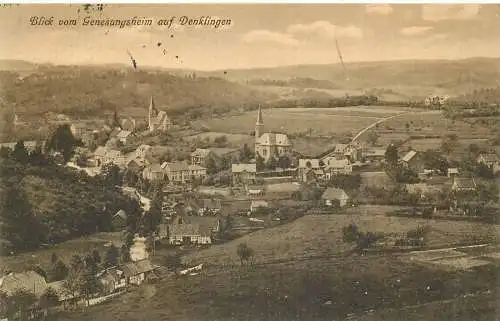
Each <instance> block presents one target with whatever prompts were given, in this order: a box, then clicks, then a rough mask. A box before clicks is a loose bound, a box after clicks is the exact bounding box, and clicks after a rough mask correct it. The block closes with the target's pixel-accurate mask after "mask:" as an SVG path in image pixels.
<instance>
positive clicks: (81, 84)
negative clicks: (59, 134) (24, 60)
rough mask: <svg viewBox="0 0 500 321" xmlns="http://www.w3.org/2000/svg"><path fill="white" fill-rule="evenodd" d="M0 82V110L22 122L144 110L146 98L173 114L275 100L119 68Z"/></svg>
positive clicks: (204, 81)
mask: <svg viewBox="0 0 500 321" xmlns="http://www.w3.org/2000/svg"><path fill="white" fill-rule="evenodd" d="M14 65H16V64H10V66H14ZM21 65H22V64H21V63H19V64H17V65H16V66H21ZM26 66H28V65H26ZM14 69H15V68H14ZM0 82H1V83H2V85H3V86H2V92H1V95H0V98H1V101H2V105H3V106H2V107H3V108H6V107H14V108H15V110H16V113H18V114H19V115H23V116H25V117H26V116H27V117H33V116H37V115H42V114H45V113H47V112H49V111H51V112H57V113H65V114H69V115H78V116H93V115H102V114H103V113H109V111H111V110H115V109H116V110H118V111H119V112H123V111H126V110H127V109H130V108H140V109H143V110H145V109H146V108H147V105H148V103H149V97H150V96H151V95H153V96H154V97H155V100H156V103H157V107H158V108H160V109H165V110H170V111H171V112H173V113H175V112H179V111H182V110H183V109H185V108H189V107H199V106H223V107H224V106H226V107H227V106H233V107H234V106H240V105H241V104H245V103H248V104H256V103H258V102H260V101H264V100H268V99H272V98H273V96H275V95H273V94H272V93H264V92H261V91H258V90H256V89H253V88H250V87H248V86H246V85H242V84H237V83H232V82H229V81H226V80H224V79H222V78H216V77H195V78H194V77H187V76H184V77H180V76H175V75H171V74H170V73H168V72H167V71H162V70H159V71H138V72H134V71H133V70H131V69H130V68H127V67H125V66H123V67H120V66H119V65H112V66H106V65H104V66H53V65H43V66H37V67H36V68H35V69H33V71H32V72H31V73H30V74H29V75H27V76H24V77H20V75H19V73H18V72H17V69H15V70H12V71H5V70H4V71H0Z"/></svg>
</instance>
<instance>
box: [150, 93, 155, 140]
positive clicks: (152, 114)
mask: <svg viewBox="0 0 500 321" xmlns="http://www.w3.org/2000/svg"><path fill="white" fill-rule="evenodd" d="M155 117H156V107H155V101H154V100H153V96H151V100H150V101H149V110H148V127H149V131H150V132H152V131H154V130H155V126H154V121H155Z"/></svg>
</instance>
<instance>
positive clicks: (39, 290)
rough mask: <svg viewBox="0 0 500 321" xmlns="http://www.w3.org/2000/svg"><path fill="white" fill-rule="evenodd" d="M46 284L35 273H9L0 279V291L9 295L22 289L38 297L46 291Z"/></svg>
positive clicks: (41, 277)
mask: <svg viewBox="0 0 500 321" xmlns="http://www.w3.org/2000/svg"><path fill="white" fill-rule="evenodd" d="M47 287H48V286H47V282H46V281H45V279H44V278H43V276H41V275H40V274H38V273H36V272H35V271H26V272H22V273H11V274H9V275H6V276H4V277H2V278H0V291H3V292H5V293H6V294H7V295H11V294H12V293H14V292H16V291H17V290H20V289H24V290H26V291H29V292H32V293H34V294H35V295H36V296H37V297H40V296H41V295H42V294H43V293H44V292H45V291H46V290H47Z"/></svg>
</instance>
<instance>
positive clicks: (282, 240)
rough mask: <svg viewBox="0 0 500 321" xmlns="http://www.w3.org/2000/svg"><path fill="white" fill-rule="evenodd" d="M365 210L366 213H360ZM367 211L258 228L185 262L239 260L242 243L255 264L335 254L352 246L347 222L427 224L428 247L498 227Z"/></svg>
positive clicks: (403, 227) (396, 226)
mask: <svg viewBox="0 0 500 321" xmlns="http://www.w3.org/2000/svg"><path fill="white" fill-rule="evenodd" d="M352 211H354V210H352ZM365 211H366V213H365V214H359V213H364V212H365ZM382 211H384V210H382ZM366 214H368V215H366ZM370 214H371V213H370V211H369V209H366V208H360V209H359V211H358V214H354V213H353V214H349V215H331V216H329V215H320V216H315V215H308V216H305V217H302V218H300V219H298V220H296V221H294V222H293V223H290V224H285V225H282V226H279V227H276V228H273V229H266V230H261V231H258V232H255V233H252V234H249V235H246V236H245V237H243V238H241V239H238V240H234V241H231V242H229V243H226V244H223V245H221V246H216V247H212V248H209V249H206V250H203V251H199V252H196V253H192V254H190V255H188V256H186V257H185V261H186V262H187V263H190V264H199V263H205V264H213V265H226V264H236V263H238V262H239V260H238V257H237V255H236V248H237V246H238V244H240V243H241V242H246V243H247V244H248V245H249V246H250V247H251V248H253V249H254V250H255V260H256V262H258V263H269V262H284V261H293V260H298V259H306V258H309V257H328V256H332V255H338V254H339V253H342V252H345V251H348V250H350V249H351V246H350V245H347V244H345V243H344V242H343V241H342V227H344V226H346V225H348V224H350V223H355V224H357V225H358V226H359V227H360V229H361V230H364V231H371V232H384V233H401V232H407V231H409V230H411V229H414V228H416V227H417V226H419V225H430V226H431V227H432V232H431V233H430V236H429V243H428V245H429V246H449V245H451V244H458V243H460V242H465V241H470V240H471V239H474V237H476V236H489V237H490V238H495V237H496V236H497V234H498V232H500V227H499V226H492V225H488V224H481V223H472V222H447V221H437V220H425V219H413V218H401V217H386V216H380V215H370ZM377 214H378V213H377Z"/></svg>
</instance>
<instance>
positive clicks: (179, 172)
mask: <svg viewBox="0 0 500 321" xmlns="http://www.w3.org/2000/svg"><path fill="white" fill-rule="evenodd" d="M161 168H162V169H163V171H164V173H165V175H166V176H167V177H168V181H169V182H170V183H174V184H184V183H186V182H188V181H190V179H191V177H190V172H189V165H188V164H187V163H184V162H174V163H167V162H165V163H163V164H162V165H161Z"/></svg>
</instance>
